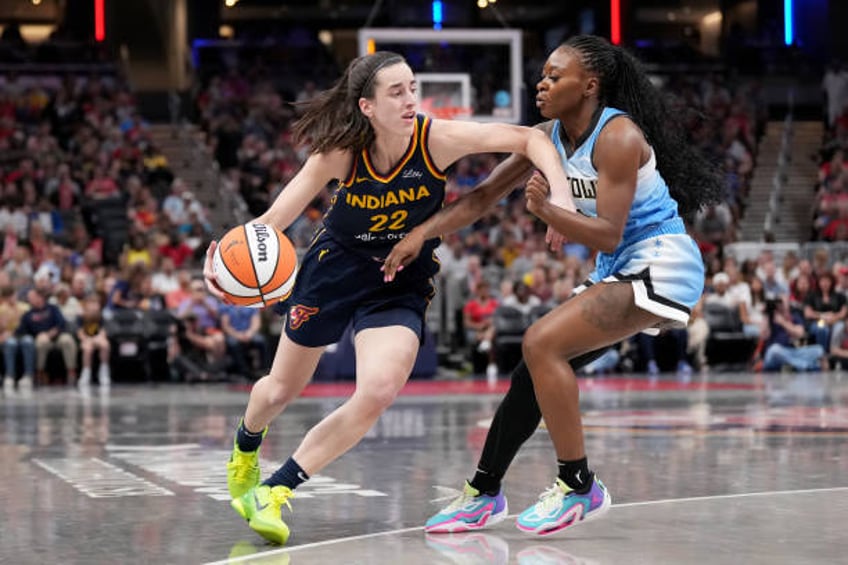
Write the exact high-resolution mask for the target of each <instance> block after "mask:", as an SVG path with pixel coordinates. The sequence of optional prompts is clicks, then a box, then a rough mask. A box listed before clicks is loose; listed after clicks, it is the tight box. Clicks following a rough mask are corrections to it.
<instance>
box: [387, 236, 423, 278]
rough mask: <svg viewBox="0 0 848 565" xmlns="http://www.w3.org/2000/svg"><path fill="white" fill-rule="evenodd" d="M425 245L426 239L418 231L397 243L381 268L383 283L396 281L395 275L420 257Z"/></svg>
mask: <svg viewBox="0 0 848 565" xmlns="http://www.w3.org/2000/svg"><path fill="white" fill-rule="evenodd" d="M423 245H424V238H423V237H421V235H420V234H419V233H418V230H412V231H411V232H409V233H408V234H406V237H404V238H403V239H402V240H400V241H399V242H397V243H396V244H395V246H394V247H392V250H391V251H390V252H389V255H388V256H387V257H386V260H385V261H384V262H383V266H382V267H380V270H381V271H383V282H392V281H393V280H395V275H396V274H397V273H399V272H400V271H402V270H403V268H404V267H405V266H407V265H409V264H410V263H412V262H413V261H414V260H415V258H416V257H418V254H419V253H421V247H422V246H423Z"/></svg>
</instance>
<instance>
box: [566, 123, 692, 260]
mask: <svg viewBox="0 0 848 565" xmlns="http://www.w3.org/2000/svg"><path fill="white" fill-rule="evenodd" d="M626 115H627V114H625V113H624V112H622V111H621V110H616V109H615V108H604V109H603V111H602V112H601V113H600V116H599V117H597V121H596V122H595V123H594V127H593V126H591V125H590V126H589V127H590V128H591V130H590V131H591V133H590V134H589V135H588V136H587V137H585V139H583V140H582V141H580V140H578V142H579V145H578V147H577V149H576V150H575V151H574V153H573V154H571V155H569V150H568V149H567V148H566V146H565V145H564V144H563V142H562V126H561V124H560V122H559V120H555V121H554V127H553V131H552V132H551V140H552V141H553V142H554V145H555V146H556V148H557V150H559V154H560V155H562V158H563V166H564V167H565V172H566V173H567V174H568V178H569V181H570V183H571V195H572V196H573V197H574V203H575V204H576V205H577V208H578V209H579V210H580V211H581V212H582V213H583V214H585V215H587V216H592V217H595V216H597V215H598V201H597V187H598V171H597V169H595V165H594V163H593V161H592V156H593V154H594V150H595V142H596V141H597V140H598V136H599V135H600V134H601V130H602V129H603V128H604V126H605V125H606V124H607V122H609V121H610V120H611V119H613V118H615V117H616V116H626ZM668 222H671V223H672V224H674V225H668V224H667V223H668ZM657 225H663V226H664V227H665V228H666V230H670V231H665V230H664V233H686V230H685V228H684V226H683V222H682V220H681V219H680V216H679V215H678V213H677V202H676V201H675V200H674V199H673V198H672V197H671V195H670V194H669V193H668V185H666V183H665V180H663V178H662V176H661V175H660V172H659V171H658V170H657V158H656V155H654V150H653V148H651V158H650V159H649V160H648V162H647V163H645V164H644V165H642V167H641V168H640V169H639V173H638V176H637V178H636V194H635V195H634V196H633V204H632V205H631V206H630V214H629V215H628V217H627V224H625V226H624V235H623V236H622V240H621V244H620V246H621V247H624V246H627V245H629V244H631V243H635V242H637V241H639V240H641V239H644V237H645V235H646V230H647V231H650V230H652V228H653V227H655V226H657Z"/></svg>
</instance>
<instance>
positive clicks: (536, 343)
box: [521, 324, 566, 365]
mask: <svg viewBox="0 0 848 565" xmlns="http://www.w3.org/2000/svg"><path fill="white" fill-rule="evenodd" d="M553 338H554V336H553V334H552V332H551V331H550V330H549V329H547V328H546V327H545V326H543V325H541V324H533V325H532V326H530V327H529V328H528V329H527V331H526V332H525V333H524V339H523V340H522V341H521V353H522V354H523V355H524V359H526V360H527V363H528V364H531V365H532V364H533V363H535V362H538V361H540V360H542V359H548V358H551V357H552V356H555V355H556V356H559V355H561V354H565V353H566V352H561V351H560V349H559V347H558V344H557V343H556V341H555V340H554V339H553Z"/></svg>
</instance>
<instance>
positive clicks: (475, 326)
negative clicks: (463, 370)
mask: <svg viewBox="0 0 848 565" xmlns="http://www.w3.org/2000/svg"><path fill="white" fill-rule="evenodd" d="M497 308H498V301H497V299H496V298H495V297H494V296H492V295H491V287H490V286H489V282H488V281H486V280H484V279H481V280H480V281H479V282H478V283H477V286H476V287H475V289H474V295H473V296H472V297H471V298H470V299H469V300H468V302H466V303H465V307H464V308H463V309H462V313H463V324H464V325H465V330H466V332H467V339H468V340H469V342H470V343H471V345H472V347H474V348H476V349H477V351H479V352H480V353H485V354H488V357H489V365H488V366H487V367H486V376H488V377H490V378H492V376H494V377H497V374H498V367H497V364H496V363H495V351H494V347H493V345H492V341H493V340H494V337H495V326H494V324H493V323H492V316H493V315H494V313H495V310H497Z"/></svg>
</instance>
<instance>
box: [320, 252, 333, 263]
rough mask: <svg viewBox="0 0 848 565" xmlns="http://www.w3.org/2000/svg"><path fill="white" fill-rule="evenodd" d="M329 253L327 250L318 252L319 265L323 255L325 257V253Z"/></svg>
mask: <svg viewBox="0 0 848 565" xmlns="http://www.w3.org/2000/svg"><path fill="white" fill-rule="evenodd" d="M329 252H330V250H329V249H322V250H321V251H319V252H318V262H319V263H320V262H321V259H323V258H324V255H326V254H327V253H329Z"/></svg>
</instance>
